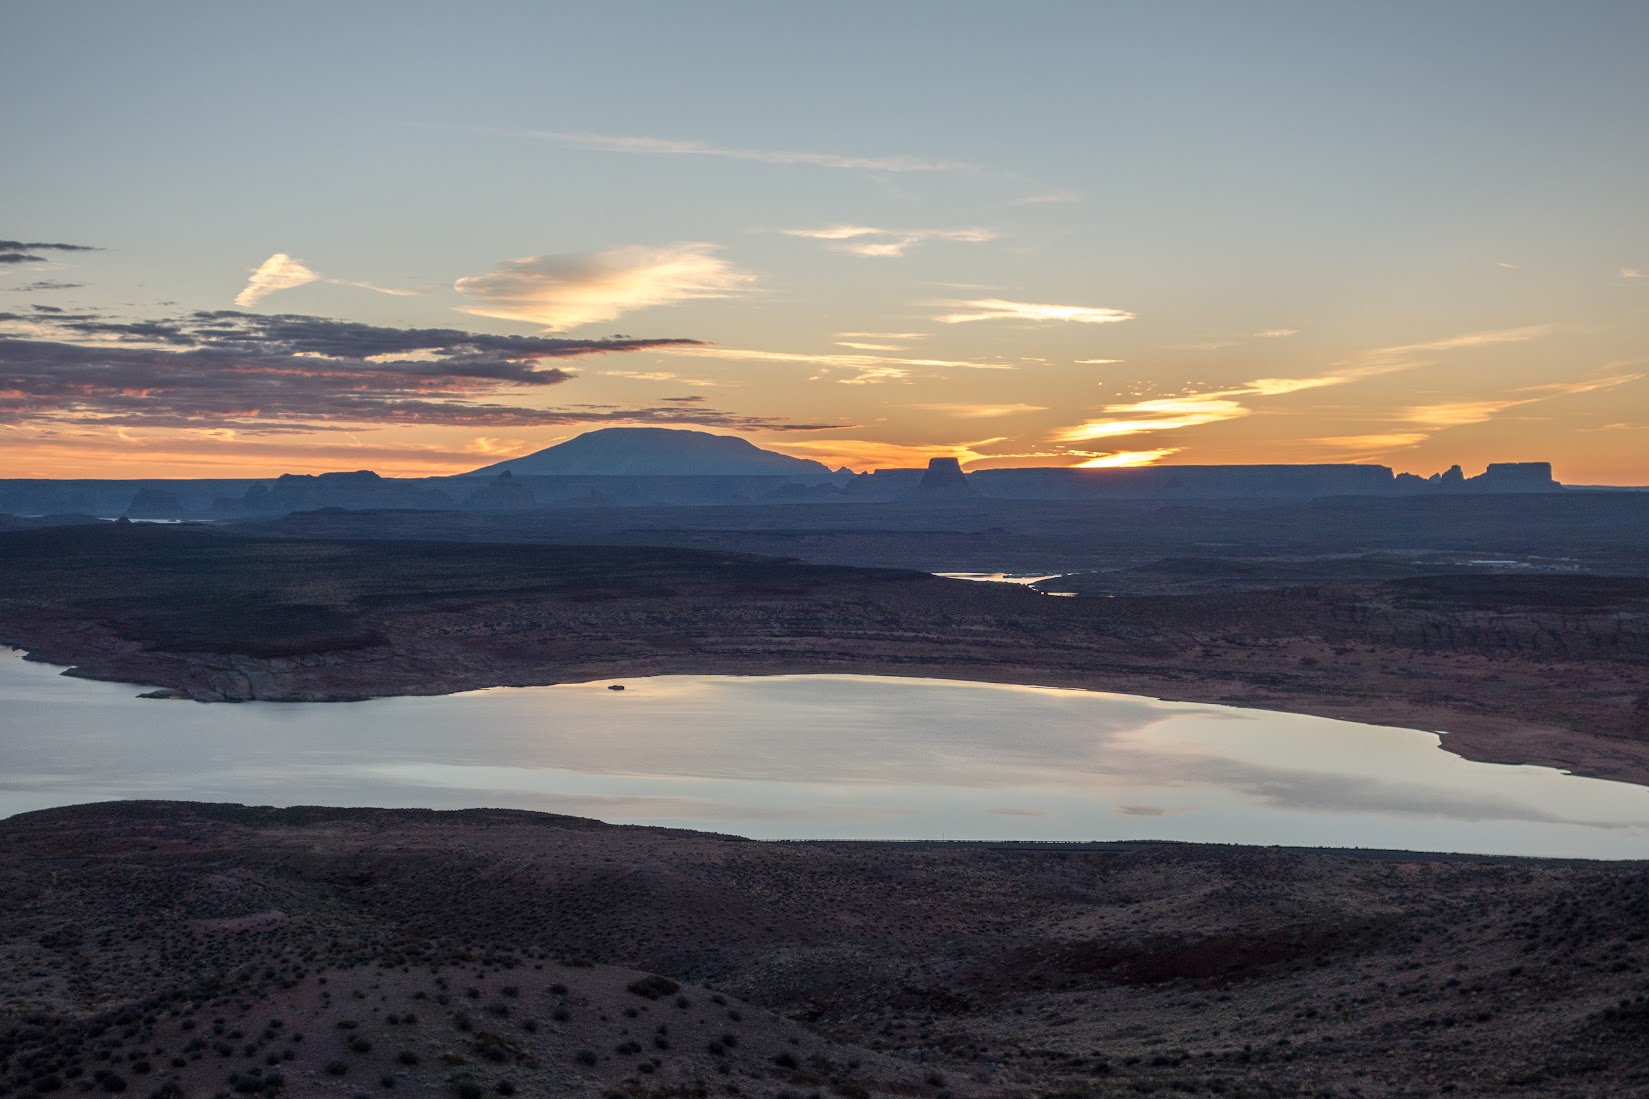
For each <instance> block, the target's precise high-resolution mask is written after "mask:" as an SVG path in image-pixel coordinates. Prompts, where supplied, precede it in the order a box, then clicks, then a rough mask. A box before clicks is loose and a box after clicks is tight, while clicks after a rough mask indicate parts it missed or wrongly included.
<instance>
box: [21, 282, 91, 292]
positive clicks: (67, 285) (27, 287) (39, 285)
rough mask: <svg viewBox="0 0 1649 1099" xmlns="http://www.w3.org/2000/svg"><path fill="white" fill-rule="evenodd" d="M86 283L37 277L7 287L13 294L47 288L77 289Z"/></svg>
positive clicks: (45, 289)
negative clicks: (18, 284) (19, 284)
mask: <svg viewBox="0 0 1649 1099" xmlns="http://www.w3.org/2000/svg"><path fill="white" fill-rule="evenodd" d="M85 285H86V284H85V283H83V282H55V281H53V280H51V279H37V280H36V281H34V282H26V283H24V284H23V285H22V286H13V287H10V288H9V289H10V290H11V292H12V293H14V294H34V293H40V292H42V291H47V290H79V289H80V288H81V287H83V286H85Z"/></svg>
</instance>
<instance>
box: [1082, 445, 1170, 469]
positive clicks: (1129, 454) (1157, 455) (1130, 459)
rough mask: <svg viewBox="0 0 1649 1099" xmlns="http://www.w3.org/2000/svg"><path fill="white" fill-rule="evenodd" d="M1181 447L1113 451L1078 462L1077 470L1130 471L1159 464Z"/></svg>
mask: <svg viewBox="0 0 1649 1099" xmlns="http://www.w3.org/2000/svg"><path fill="white" fill-rule="evenodd" d="M1183 449H1184V448H1183V447H1177V446H1167V447H1159V448H1157V449H1156V450H1114V451H1112V452H1111V453H1109V454H1101V455H1100V456H1099V457H1097V458H1090V459H1088V460H1087V461H1086V462H1078V463H1077V464H1076V468H1077V469H1131V468H1133V467H1135V466H1148V465H1151V464H1152V463H1154V462H1159V461H1161V460H1162V459H1164V458H1166V457H1168V456H1169V455H1170V454H1178V453H1179V452H1180V451H1181V450H1183Z"/></svg>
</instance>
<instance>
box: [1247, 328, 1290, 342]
mask: <svg viewBox="0 0 1649 1099" xmlns="http://www.w3.org/2000/svg"><path fill="white" fill-rule="evenodd" d="M1299 334H1300V330H1299V329H1298V328H1267V329H1264V330H1262V331H1259V332H1256V333H1254V335H1256V336H1258V337H1259V338H1260V339H1262V340H1280V339H1282V338H1283V337H1284V336H1298V335H1299Z"/></svg>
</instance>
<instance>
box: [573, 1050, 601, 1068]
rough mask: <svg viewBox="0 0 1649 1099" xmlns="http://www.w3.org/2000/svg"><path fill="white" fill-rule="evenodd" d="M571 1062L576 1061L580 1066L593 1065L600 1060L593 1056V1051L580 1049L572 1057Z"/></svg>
mask: <svg viewBox="0 0 1649 1099" xmlns="http://www.w3.org/2000/svg"><path fill="white" fill-rule="evenodd" d="M573 1060H575V1061H577V1062H578V1063H579V1064H581V1065H593V1064H595V1063H596V1062H597V1061H598V1060H600V1058H599V1057H597V1056H596V1055H595V1050H593V1049H581V1050H579V1051H578V1052H577V1053H576V1054H574V1055H573Z"/></svg>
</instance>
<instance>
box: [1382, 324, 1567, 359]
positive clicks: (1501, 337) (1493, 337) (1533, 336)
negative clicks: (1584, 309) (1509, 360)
mask: <svg viewBox="0 0 1649 1099" xmlns="http://www.w3.org/2000/svg"><path fill="white" fill-rule="evenodd" d="M1555 330H1556V327H1555V326H1554V325H1550V324H1527V325H1524V326H1522V327H1521V328H1499V329H1493V330H1491V331H1487V332H1468V333H1466V334H1465V335H1463V336H1446V337H1444V338H1443V339H1438V340H1426V341H1424V342H1422V343H1405V344H1398V345H1397V346H1395V347H1381V348H1377V349H1375V350H1373V351H1370V352H1367V353H1366V354H1365V356H1364V358H1365V359H1367V360H1369V361H1371V362H1390V361H1393V360H1397V361H1400V362H1406V360H1410V359H1412V358H1413V357H1414V356H1415V355H1417V354H1423V353H1425V352H1429V351H1462V350H1469V349H1471V348H1477V347H1496V346H1499V345H1502V344H1509V343H1527V342H1529V341H1530V340H1538V339H1540V338H1541V337H1543V336H1549V335H1551V334H1552V332H1554V331H1555ZM1408 365H1418V364H1413V363H1410V364H1408Z"/></svg>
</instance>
